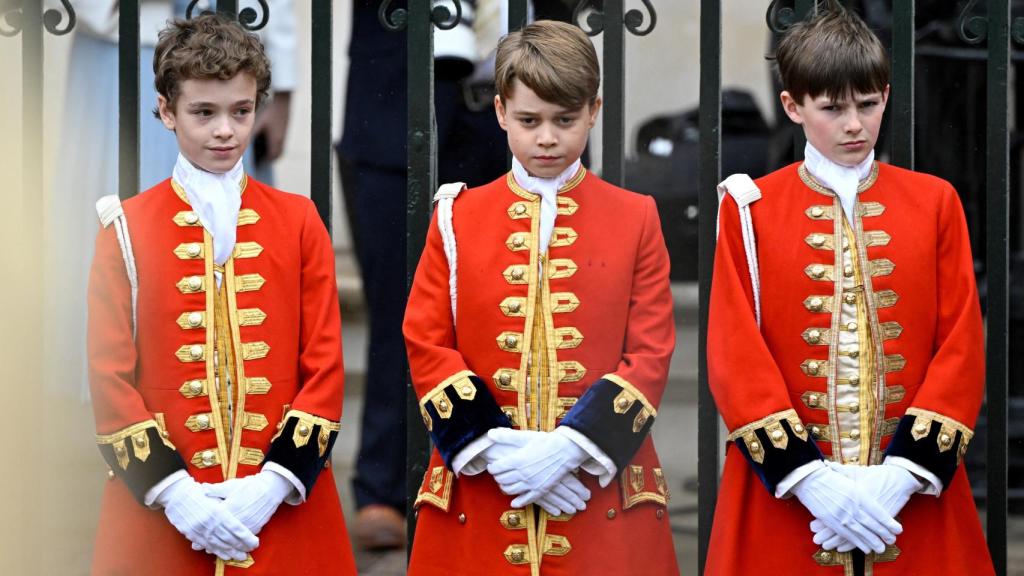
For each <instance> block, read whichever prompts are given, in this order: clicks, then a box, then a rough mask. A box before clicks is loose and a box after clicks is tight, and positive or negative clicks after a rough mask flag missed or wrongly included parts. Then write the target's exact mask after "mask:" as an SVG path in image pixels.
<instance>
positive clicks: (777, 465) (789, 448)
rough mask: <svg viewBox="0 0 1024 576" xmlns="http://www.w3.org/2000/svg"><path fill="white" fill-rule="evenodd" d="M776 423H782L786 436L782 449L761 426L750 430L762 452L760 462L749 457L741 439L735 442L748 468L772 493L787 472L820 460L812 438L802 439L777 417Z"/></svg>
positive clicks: (747, 449) (748, 450) (746, 447)
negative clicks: (752, 430) (777, 446)
mask: <svg viewBox="0 0 1024 576" xmlns="http://www.w3.org/2000/svg"><path fill="white" fill-rule="evenodd" d="M779 423H780V424H781V426H782V430H783V432H785V433H786V434H787V435H788V436H789V440H788V441H787V444H786V448H785V449H781V448H776V447H775V446H774V445H773V444H772V442H771V440H770V439H769V438H768V432H767V431H766V430H765V429H764V428H758V429H757V430H755V431H754V434H755V435H756V436H757V442H758V444H759V448H760V450H761V453H762V454H763V455H764V458H763V459H762V460H761V462H758V461H756V460H754V458H753V457H751V455H750V448H749V447H748V446H747V445H746V443H745V442H740V441H737V442H736V447H737V448H739V450H740V453H741V454H743V457H744V458H746V459H747V462H749V463H750V467H751V468H753V469H754V473H755V474H757V477H758V478H760V479H761V482H762V483H763V484H764V485H765V487H766V488H768V491H769V492H771V493H772V494H773V495H774V494H775V487H776V486H778V485H779V482H782V479H783V478H785V477H786V476H788V475H789V473H790V472H792V471H793V470H796V469H797V468H799V467H801V466H803V465H804V464H807V463H808V462H813V461H814V460H821V459H822V455H821V450H819V449H818V446H817V444H815V443H814V440H813V439H812V438H810V436H809V435H808V438H807V439H806V440H803V439H801V438H800V437H799V436H797V435H796V434H794V433H793V428H791V427H790V425H789V421H788V420H780V421H779Z"/></svg>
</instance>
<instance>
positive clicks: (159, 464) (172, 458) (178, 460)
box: [99, 427, 185, 505]
mask: <svg viewBox="0 0 1024 576" xmlns="http://www.w3.org/2000/svg"><path fill="white" fill-rule="evenodd" d="M146 437H147V440H148V442H149V456H147V457H146V460H145V462H143V461H142V460H139V458H138V457H137V456H135V455H134V450H135V445H134V444H133V442H132V439H131V438H130V437H129V438H127V441H126V442H124V443H117V444H100V445H99V448H100V454H102V455H103V459H104V460H106V461H107V466H110V469H111V470H113V471H114V475H115V476H117V477H118V478H120V479H121V480H122V481H124V483H125V486H127V487H128V490H129V491H130V492H131V493H132V496H134V497H135V500H137V501H138V502H139V504H142V505H145V502H144V499H145V497H146V492H149V489H150V488H152V487H153V486H156V484H157V483H158V482H160V481H161V480H163V479H164V478H166V477H167V476H169V475H170V474H172V473H174V472H177V471H178V470H182V469H184V468H185V460H184V459H182V457H181V454H178V452H177V450H174V449H173V448H171V447H169V446H167V445H166V444H164V442H163V438H161V437H160V431H159V430H158V429H157V428H155V427H153V428H147V429H146ZM115 446H116V449H117V450H125V449H126V450H128V451H130V452H132V454H133V455H131V456H130V457H129V458H128V467H127V468H122V467H121V465H120V464H119V463H118V461H117V454H116V453H115V451H114V450H115ZM126 446H128V448H125V447H126Z"/></svg>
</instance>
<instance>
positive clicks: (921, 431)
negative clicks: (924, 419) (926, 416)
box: [914, 424, 928, 434]
mask: <svg viewBox="0 0 1024 576" xmlns="http://www.w3.org/2000/svg"><path fill="white" fill-rule="evenodd" d="M927 431H928V427H927V426H925V425H924V424H918V425H917V426H914V432H917V433H918V434H924V433H925V432H927Z"/></svg>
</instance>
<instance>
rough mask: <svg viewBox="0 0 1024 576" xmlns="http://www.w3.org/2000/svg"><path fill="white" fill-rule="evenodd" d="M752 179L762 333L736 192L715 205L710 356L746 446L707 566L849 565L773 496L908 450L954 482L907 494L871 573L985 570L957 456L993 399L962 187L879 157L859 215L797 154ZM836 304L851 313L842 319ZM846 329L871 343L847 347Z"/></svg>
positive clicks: (729, 458)
mask: <svg viewBox="0 0 1024 576" xmlns="http://www.w3.org/2000/svg"><path fill="white" fill-rule="evenodd" d="M757 185H758V187H759V188H760V189H761V192H762V194H763V197H762V199H761V200H759V201H757V202H755V203H753V204H752V206H751V214H752V219H753V225H754V232H755V235H756V239H757V247H758V249H757V254H758V258H759V260H760V277H761V300H760V301H761V313H762V325H761V328H760V330H759V329H758V326H757V324H756V321H755V314H754V301H753V292H752V290H751V282H750V276H749V273H748V268H747V260H746V256H745V251H744V244H743V239H742V236H741V230H740V220H739V216H738V210H737V206H736V203H735V202H734V201H733V200H732V198H731V197H729V196H726V199H725V202H724V203H723V205H722V209H721V213H720V217H719V218H720V226H721V229H720V233H719V239H718V248H717V253H716V256H715V275H714V281H713V285H712V290H711V307H710V310H709V312H710V319H709V329H708V366H709V376H710V384H711V389H712V392H713V393H714V396H715V400H716V402H717V404H718V407H719V410H720V411H721V414H722V417H723V418H724V419H725V424H726V426H727V427H728V429H729V430H730V432H731V434H730V440H734V441H733V442H730V443H729V445H728V450H727V455H726V463H725V470H724V474H723V477H722V485H721V492H720V494H719V499H718V506H717V509H716V512H715V524H714V528H713V530H712V537H711V544H710V552H709V556H708V562H707V571H706V573H707V574H713V575H747V574H801V575H804V574H836V575H840V574H844V573H845V574H852V572H851V570H852V567H851V562H852V560H851V554H850V553H845V554H839V553H836V552H826V551H824V550H821V549H819V547H818V546H817V545H815V544H814V543H813V542H812V540H811V537H812V533H811V532H810V530H809V528H808V524H809V522H810V521H811V520H812V517H811V515H810V514H809V513H808V512H807V510H806V509H805V508H804V507H803V506H802V505H801V504H800V502H799V501H798V500H797V499H796V498H788V499H776V498H775V496H774V495H773V490H774V487H775V484H776V483H777V482H778V481H779V480H780V479H781V478H783V477H784V476H785V475H786V474H787V473H788V472H790V471H791V470H793V469H795V468H796V467H797V466H799V465H801V464H803V463H805V462H807V461H808V460H809V459H813V458H819V457H821V455H823V456H824V457H825V458H829V459H833V460H840V461H844V462H846V463H854V464H861V465H864V464H878V463H880V462H881V461H882V460H883V459H884V458H885V457H886V456H900V457H903V458H907V459H910V460H911V461H913V462H914V463H916V464H917V465H919V466H921V467H923V468H924V469H926V470H928V471H929V472H931V473H932V474H934V475H935V476H936V477H937V478H939V479H940V480H941V481H942V483H943V486H944V490H943V491H942V493H941V495H940V496H938V497H936V496H930V495H923V494H916V495H914V496H912V497H911V499H910V502H909V503H908V504H907V505H906V507H904V508H903V510H902V511H901V512H900V514H899V516H898V520H899V521H900V522H901V523H902V525H903V533H902V534H901V535H899V536H898V537H897V540H896V544H895V545H894V546H890V547H888V549H887V550H886V551H885V552H884V553H883V554H880V555H876V554H869V555H867V559H866V574H876V575H888V574H891V575H896V574H899V575H911V574H920V575H925V574H927V575H933V574H936V575H937V574H949V575H962V574H964V575H965V574H971V575H984V574H991V573H992V564H991V561H990V559H989V556H988V552H987V548H986V546H985V541H984V538H983V536H982V532H981V527H980V524H979V522H978V515H977V512H976V510H975V507H974V501H973V499H972V497H971V492H970V486H969V485H968V482H967V476H966V474H965V473H964V470H963V467H962V466H960V463H961V458H962V455H963V453H964V451H965V450H966V449H967V444H968V442H969V441H970V439H971V437H972V435H973V431H972V428H973V426H974V421H975V418H976V417H977V414H978V409H979V406H980V404H981V400H982V394H983V386H984V355H983V350H982V342H983V339H982V331H981V315H980V310H979V306H978V295H977V291H976V288H975V281H974V266H973V261H972V259H971V251H970V245H969V243H968V234H967V226H966V223H965V221H964V216H963V210H962V209H961V207H960V201H959V199H958V197H957V194H956V191H955V190H954V189H953V188H952V187H951V186H950V185H949V184H948V183H947V182H944V181H942V180H940V179H938V178H934V177H932V176H928V175H925V174H918V173H915V172H910V171H907V170H902V169H899V168H895V167H893V166H889V165H886V164H879V165H877V166H876V168H875V170H873V172H872V175H871V176H870V177H869V178H868V179H867V180H865V181H864V182H862V183H861V186H860V190H859V194H858V198H857V203H856V209H855V212H856V221H855V224H854V225H853V226H852V227H849V228H847V227H846V226H845V224H844V221H845V218H844V217H843V215H842V208H841V205H840V202H839V199H838V198H837V197H836V196H835V194H834V193H833V192H832V191H831V190H828V189H826V188H824V187H823V186H822V185H820V184H819V183H817V182H816V181H815V180H814V179H813V178H812V177H811V176H810V175H809V174H808V173H807V172H806V171H805V170H804V169H803V168H802V167H800V166H798V165H792V166H789V167H786V168H783V169H781V170H779V171H777V172H774V173H772V174H769V175H768V176H765V177H764V178H761V179H760V180H758V181H757ZM844 238H845V239H844ZM844 245H845V247H846V249H844ZM844 279H845V280H844ZM844 306H846V308H844ZM841 310H848V311H849V312H850V314H853V316H850V317H849V318H848V319H844V320H843V321H842V322H840V311H841ZM844 331H845V332H846V333H847V336H845V337H846V338H847V339H848V340H847V341H849V339H850V338H852V339H853V341H854V342H858V343H859V349H858V348H856V347H851V346H849V345H846V346H840V345H839V341H840V338H839V334H840V333H842V332H844ZM858 362H859V364H858ZM842 366H859V368H857V370H856V371H853V372H846V373H844V372H843V371H842V369H841V368H840V367H842ZM837 396H839V397H842V399H840V400H837ZM851 398H852V399H853V400H852V401H851V400H850V399H851ZM819 450H820V452H819ZM840 453H842V456H839V454H840ZM759 476H760V477H761V480H759ZM766 485H767V487H768V488H767V489H766Z"/></svg>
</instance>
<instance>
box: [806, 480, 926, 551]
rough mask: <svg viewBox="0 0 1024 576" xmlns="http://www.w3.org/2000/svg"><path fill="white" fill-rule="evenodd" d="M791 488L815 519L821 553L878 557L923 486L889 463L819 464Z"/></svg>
mask: <svg viewBox="0 0 1024 576" xmlns="http://www.w3.org/2000/svg"><path fill="white" fill-rule="evenodd" d="M818 463H819V466H816V467H815V468H814V470H813V471H812V472H811V473H810V474H808V475H807V476H805V477H804V478H803V479H801V480H800V481H799V482H797V483H796V484H795V485H794V486H793V487H792V488H791V489H790V492H792V494H793V495H795V496H796V497H797V498H798V499H799V500H800V503H801V504H803V505H804V507H806V508H807V510H808V511H809V512H810V513H811V514H812V515H813V516H814V520H812V521H811V524H810V527H811V531H812V532H814V543H815V544H818V545H819V546H821V547H822V548H824V549H825V550H837V551H839V552H849V551H851V550H853V549H854V548H858V549H860V550H861V551H862V552H864V553H865V554H869V553H871V552H875V553H876V554H881V553H882V552H884V551H885V548H886V545H891V544H895V542H896V536H897V535H899V534H901V533H902V532H903V526H902V525H901V524H900V523H899V522H897V521H896V519H895V517H896V515H897V514H899V512H900V510H902V509H903V506H904V505H906V503H907V501H909V500H910V497H911V496H912V495H913V494H914V493H915V492H917V491H918V490H920V488H921V486H922V484H921V481H919V480H918V479H917V477H915V476H914V475H913V474H912V473H911V472H910V471H909V470H907V469H906V468H903V467H901V466H897V465H894V464H879V465H875V466H858V465H852V464H838V463H835V462H831V461H823V462H822V461H819V462H818Z"/></svg>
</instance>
